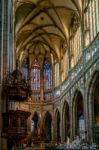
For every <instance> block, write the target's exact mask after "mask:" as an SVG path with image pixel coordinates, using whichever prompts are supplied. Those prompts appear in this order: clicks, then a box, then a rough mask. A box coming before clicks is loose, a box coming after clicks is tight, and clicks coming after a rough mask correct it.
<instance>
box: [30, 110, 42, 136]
mask: <svg viewBox="0 0 99 150" xmlns="http://www.w3.org/2000/svg"><path fill="white" fill-rule="evenodd" d="M39 128H40V118H39V115H38V113H37V112H34V114H33V116H32V118H31V132H32V133H33V137H34V138H35V137H36V138H37V137H38V136H39Z"/></svg>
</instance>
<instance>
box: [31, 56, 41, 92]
mask: <svg viewBox="0 0 99 150" xmlns="http://www.w3.org/2000/svg"><path fill="white" fill-rule="evenodd" d="M31 90H37V91H38V90H40V65H39V62H38V60H37V59H35V60H34V63H33V65H32V68H31Z"/></svg>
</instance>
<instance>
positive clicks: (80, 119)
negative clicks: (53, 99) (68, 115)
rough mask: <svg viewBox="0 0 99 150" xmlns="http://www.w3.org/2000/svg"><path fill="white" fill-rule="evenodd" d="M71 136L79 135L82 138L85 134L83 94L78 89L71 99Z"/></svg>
mask: <svg viewBox="0 0 99 150" xmlns="http://www.w3.org/2000/svg"><path fill="white" fill-rule="evenodd" d="M72 124H73V125H72V126H73V137H75V136H77V135H78V136H80V137H81V138H84V136H85V121H84V103H83V96H82V94H81V92H80V91H78V90H77V91H76V92H75V95H74V101H73V120H72Z"/></svg>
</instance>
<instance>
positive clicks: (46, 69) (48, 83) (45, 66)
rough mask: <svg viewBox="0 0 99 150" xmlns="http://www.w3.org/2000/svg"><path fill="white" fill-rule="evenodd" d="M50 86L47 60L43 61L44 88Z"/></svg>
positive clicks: (49, 70)
mask: <svg viewBox="0 0 99 150" xmlns="http://www.w3.org/2000/svg"><path fill="white" fill-rule="evenodd" d="M51 88H52V70H51V67H50V65H49V63H48V62H47V61H44V89H46V90H48V89H51Z"/></svg>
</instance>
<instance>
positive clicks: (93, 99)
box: [88, 71, 99, 143]
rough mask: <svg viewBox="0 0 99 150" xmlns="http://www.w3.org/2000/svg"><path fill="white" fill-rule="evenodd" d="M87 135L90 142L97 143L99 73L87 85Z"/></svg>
mask: <svg viewBox="0 0 99 150" xmlns="http://www.w3.org/2000/svg"><path fill="white" fill-rule="evenodd" d="M88 91H89V93H88V94H89V95H88V100H89V102H88V107H89V111H88V113H89V125H90V128H89V134H90V137H92V138H91V140H92V141H94V142H98V143H99V72H98V71H97V72H95V74H94V75H93V77H92V80H91V82H90V85H89V89H88Z"/></svg>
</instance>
